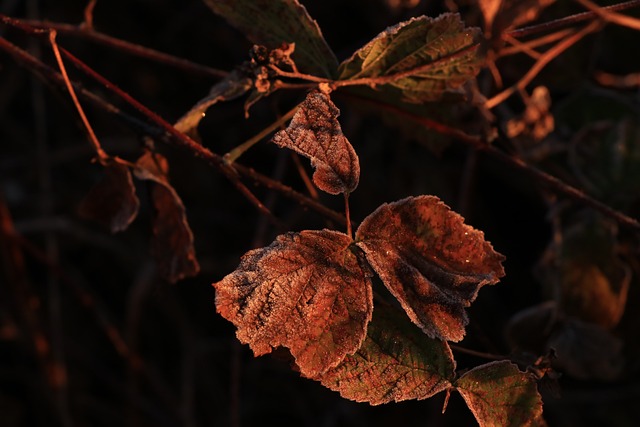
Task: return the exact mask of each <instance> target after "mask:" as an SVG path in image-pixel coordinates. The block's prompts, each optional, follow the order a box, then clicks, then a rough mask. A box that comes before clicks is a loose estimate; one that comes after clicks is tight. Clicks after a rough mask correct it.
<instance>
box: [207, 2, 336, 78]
mask: <svg viewBox="0 0 640 427" xmlns="http://www.w3.org/2000/svg"><path fill="white" fill-rule="evenodd" d="M204 2H205V3H206V4H207V6H209V7H210V8H211V9H212V10H213V11H214V12H215V13H217V14H218V15H221V16H222V17H224V18H225V19H226V20H227V22H229V24H231V25H232V26H234V27H235V28H237V29H238V30H240V31H242V33H243V34H245V35H246V36H247V38H248V39H249V40H251V41H252V42H253V43H256V44H259V45H264V46H266V47H268V48H269V49H273V48H276V47H279V46H280V45H282V43H295V45H296V50H295V52H294V54H293V60H294V61H295V63H296V65H297V67H298V69H300V71H302V72H305V73H310V74H315V75H318V76H323V77H333V75H334V74H335V70H336V67H337V60H336V57H335V55H334V54H333V52H332V51H331V49H330V48H329V46H328V45H327V42H326V41H325V40H324V37H323V36H322V32H321V31H320V27H318V24H317V23H316V21H314V20H313V19H312V18H311V17H310V16H309V14H308V13H307V10H306V9H305V8H304V6H302V5H301V4H300V3H299V2H298V1H297V0H204Z"/></svg>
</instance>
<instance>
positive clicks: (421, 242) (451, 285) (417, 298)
mask: <svg viewBox="0 0 640 427" xmlns="http://www.w3.org/2000/svg"><path fill="white" fill-rule="evenodd" d="M356 242H357V245H358V246H359V247H360V248H362V249H363V250H364V252H365V254H366V258H367V260H368V261H369V263H370V264H371V266H372V267H373V269H374V270H375V271H376V273H378V275H379V276H380V278H381V279H382V281H383V282H384V284H385V285H386V286H387V288H388V289H389V291H391V293H392V294H393V295H394V296H395V297H396V298H397V299H398V301H399V302H400V304H401V305H402V308H403V309H404V310H405V311H406V312H407V314H408V316H409V318H410V319H411V320H412V321H413V322H414V323H415V324H416V325H418V326H419V327H420V328H421V329H422V330H423V331H424V332H425V333H426V334H427V335H429V336H430V337H437V338H441V339H444V340H449V341H460V340H461V339H462V338H463V337H464V332H465V331H464V327H465V325H466V324H467V322H468V319H467V315H466V313H465V310H464V308H465V307H468V306H469V305H470V304H471V302H472V301H473V300H475V298H476V296H477V294H478V290H479V289H480V288H481V287H482V286H484V285H490V284H495V283H497V282H498V280H499V278H500V277H502V276H504V270H503V268H502V261H503V260H504V257H503V256H502V255H500V254H499V253H497V252H495V251H494V250H493V247H492V246H491V244H490V243H488V242H487V241H485V240H484V234H483V233H482V232H481V231H478V230H475V229H474V228H472V227H470V226H468V225H466V224H464V218H462V217H461V216H460V215H458V214H457V213H455V212H452V211H451V210H450V209H449V207H448V206H447V205H445V204H444V203H442V202H441V201H440V200H439V199H438V198H437V197H433V196H419V197H409V198H406V199H403V200H400V201H398V202H395V203H390V204H384V205H382V206H380V207H379V208H378V209H376V211H375V212H373V213H372V214H371V215H369V216H368V217H367V218H365V220H364V221H363V222H362V224H361V225H360V227H359V228H358V231H357V233H356Z"/></svg>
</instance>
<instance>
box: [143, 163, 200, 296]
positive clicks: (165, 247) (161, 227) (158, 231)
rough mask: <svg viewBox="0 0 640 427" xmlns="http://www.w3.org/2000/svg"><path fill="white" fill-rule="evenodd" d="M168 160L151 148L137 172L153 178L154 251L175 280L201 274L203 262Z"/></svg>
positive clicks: (161, 267) (163, 271)
mask: <svg viewBox="0 0 640 427" xmlns="http://www.w3.org/2000/svg"><path fill="white" fill-rule="evenodd" d="M167 172H168V163H167V160H166V159H165V158H164V157H163V156H161V155H160V154H157V153H152V152H150V151H148V152H147V153H145V154H144V155H143V156H142V157H140V159H138V161H137V162H136V169H135V175H136V177H137V178H139V179H144V180H149V181H151V182H152V185H151V197H152V200H153V206H154V208H155V216H154V218H153V238H152V242H151V252H152V254H153V257H154V259H155V260H156V264H157V268H158V271H159V272H160V274H161V275H162V277H164V278H165V279H166V280H168V281H169V282H171V283H175V282H177V281H178V280H181V279H184V278H185V277H191V276H195V275H196V274H198V272H199V271H200V265H199V264H198V261H197V259H196V253H195V249H194V247H193V233H192V232H191V228H190V227H189V223H188V222H187V215H186V212H185V208H184V205H183V204H182V200H181V199H180V196H178V193H176V190H175V189H174V188H173V187H172V186H171V184H170V183H169V180H168V178H167Z"/></svg>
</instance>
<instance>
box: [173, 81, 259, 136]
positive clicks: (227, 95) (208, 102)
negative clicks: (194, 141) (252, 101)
mask: <svg viewBox="0 0 640 427" xmlns="http://www.w3.org/2000/svg"><path fill="white" fill-rule="evenodd" d="M252 84H253V83H252V81H251V79H249V78H247V77H242V76H241V75H240V73H238V72H237V71H232V72H231V73H230V74H229V75H228V76H227V77H225V78H224V79H222V80H221V81H219V82H218V83H216V84H215V85H214V86H213V87H212V88H211V90H210V91H209V95H207V96H206V97H205V98H203V99H201V100H200V101H198V103H197V104H196V105H194V106H193V107H192V108H191V109H190V110H189V111H187V112H186V113H185V114H184V115H183V116H182V117H180V119H179V120H178V121H177V122H176V124H175V125H174V127H175V128H176V129H177V130H179V131H180V132H182V133H187V134H189V133H191V132H192V131H193V130H194V129H196V128H197V127H198V124H199V123H200V120H202V118H203V117H204V115H205V112H206V111H207V110H208V109H209V107H211V106H212V105H214V104H217V103H218V102H222V101H231V100H233V99H236V98H238V97H240V96H242V95H244V94H245V93H247V92H248V91H249V89H251V87H252Z"/></svg>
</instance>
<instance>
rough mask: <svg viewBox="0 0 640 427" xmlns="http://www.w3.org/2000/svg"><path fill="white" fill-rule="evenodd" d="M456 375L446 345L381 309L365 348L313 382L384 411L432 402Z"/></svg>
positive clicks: (385, 307)
mask: <svg viewBox="0 0 640 427" xmlns="http://www.w3.org/2000/svg"><path fill="white" fill-rule="evenodd" d="M454 370H455V362H454V360H453V355H452V354H451V349H450V348H449V346H448V345H447V343H446V342H444V341H440V340H437V339H432V338H428V337H425V336H424V334H423V333H422V332H421V331H420V330H419V329H418V328H416V327H415V326H414V325H413V324H411V322H409V321H408V320H407V318H406V316H404V314H403V313H398V312H397V310H396V309H394V308H392V307H390V306H388V305H385V304H379V305H377V306H376V309H375V312H374V314H373V320H371V323H370V324H369V328H368V330H367V338H366V339H365V341H364V343H363V344H362V347H360V348H359V349H358V351H357V352H356V353H355V354H353V355H348V356H347V357H345V359H344V360H343V361H342V363H340V364H339V365H338V366H336V367H335V368H332V369H330V370H329V371H327V372H326V373H324V374H322V375H321V376H319V377H317V378H315V379H316V380H318V381H320V382H322V385H324V386H325V387H328V388H330V389H331V390H335V391H338V392H340V395H341V396H342V397H344V398H346V399H351V400H355V401H356V402H369V403H370V404H372V405H380V404H383V403H388V402H392V401H395V402H400V401H402V400H410V399H418V400H420V399H426V398H428V397H431V396H433V395H434V394H436V393H438V392H440V391H442V390H444V389H446V388H448V387H450V386H451V384H450V382H449V381H450V380H451V378H453V375H454Z"/></svg>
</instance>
